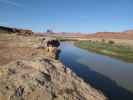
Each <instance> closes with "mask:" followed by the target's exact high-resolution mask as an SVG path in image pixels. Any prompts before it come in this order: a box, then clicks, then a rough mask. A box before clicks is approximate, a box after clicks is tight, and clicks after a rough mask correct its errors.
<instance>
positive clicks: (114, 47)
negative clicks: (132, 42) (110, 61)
mask: <svg viewBox="0 0 133 100" xmlns="http://www.w3.org/2000/svg"><path fill="white" fill-rule="evenodd" d="M74 44H75V46H77V47H80V48H82V49H86V50H89V51H92V52H96V53H99V54H104V55H108V56H111V57H115V58H118V59H121V60H124V61H127V62H133V48H132V47H130V46H124V45H123V46H122V45H119V44H115V42H114V41H109V42H108V43H105V42H104V41H103V42H96V41H78V42H75V43H74Z"/></svg>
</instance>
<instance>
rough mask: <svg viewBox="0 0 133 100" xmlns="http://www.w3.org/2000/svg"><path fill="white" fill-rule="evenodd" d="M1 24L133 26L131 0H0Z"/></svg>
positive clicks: (68, 28) (64, 28) (76, 28)
mask: <svg viewBox="0 0 133 100" xmlns="http://www.w3.org/2000/svg"><path fill="white" fill-rule="evenodd" d="M0 25H6V26H12V27H18V28H30V29H32V30H33V31H35V32H43V31H46V29H48V28H50V29H52V30H53V31H56V32H83V33H89V32H98V31H124V30H128V29H133V0H0Z"/></svg>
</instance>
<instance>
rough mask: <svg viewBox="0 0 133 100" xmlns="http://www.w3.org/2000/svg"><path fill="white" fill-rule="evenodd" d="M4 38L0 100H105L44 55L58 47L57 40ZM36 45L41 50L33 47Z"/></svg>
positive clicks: (57, 62)
mask: <svg viewBox="0 0 133 100" xmlns="http://www.w3.org/2000/svg"><path fill="white" fill-rule="evenodd" d="M9 36H10V35H9ZM3 37H4V36H3ZM5 37H6V38H5ZM5 37H4V38H2V39H1V37H0V48H1V49H0V54H1V57H2V58H4V59H5V60H4V61H6V63H4V64H1V63H0V100H106V97H105V96H104V95H103V94H102V93H101V92H100V91H98V90H96V89H94V88H93V87H92V86H90V85H89V84H86V83H85V82H84V81H83V80H82V79H81V78H79V77H78V76H77V75H76V74H75V73H73V72H72V71H71V70H70V69H69V68H67V67H66V66H64V65H63V64H62V63H61V62H60V61H59V60H56V59H54V58H53V57H51V56H49V55H47V54H48V53H49V52H48V51H47V50H46V48H48V47H51V48H57V47H58V46H59V43H58V42H57V41H56V40H54V39H47V38H44V37H43V38H42V37H34V36H32V37H24V36H18V35H16V36H15V35H13V36H10V37H9V39H8V36H7V35H6V36H5ZM3 39H4V41H3ZM42 41H43V42H42ZM46 41H47V42H46ZM53 41H54V42H53ZM43 43H44V45H45V46H44V45H43ZM45 43H46V44H45ZM39 44H41V46H44V47H43V48H35V47H34V46H35V45H36V46H40V45H39ZM3 45H4V46H3ZM49 50H50V49H49ZM4 53H5V54H4ZM8 55H9V56H8ZM8 58H9V61H7V60H6V59H8ZM1 60H2V59H0V62H1Z"/></svg>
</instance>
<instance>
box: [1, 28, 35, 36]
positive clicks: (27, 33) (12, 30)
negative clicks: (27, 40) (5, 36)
mask: <svg viewBox="0 0 133 100" xmlns="http://www.w3.org/2000/svg"><path fill="white" fill-rule="evenodd" d="M0 32H4V33H10V34H11V33H17V34H18V35H24V36H31V35H33V32H32V30H26V29H17V28H11V27H5V26H0Z"/></svg>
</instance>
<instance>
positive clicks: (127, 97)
mask: <svg viewBox="0 0 133 100" xmlns="http://www.w3.org/2000/svg"><path fill="white" fill-rule="evenodd" d="M61 48H62V52H61V54H60V60H61V61H62V62H63V63H64V64H65V65H66V66H68V67H69V68H71V69H72V70H73V71H74V72H75V73H76V74H77V75H78V76H80V77H82V78H83V79H84V80H85V81H86V82H88V83H89V84H91V85H93V86H94V87H95V88H97V89H100V90H101V91H103V92H104V94H105V95H107V97H108V98H109V100H133V93H131V92H130V91H128V90H127V89H124V88H123V87H120V86H119V85H118V84H117V83H116V82H115V81H113V80H111V79H110V78H108V77H107V76H105V75H103V74H101V73H99V72H97V71H94V70H92V69H90V68H91V67H89V65H84V64H81V63H80V62H79V61H78V60H77V59H76V58H79V57H80V56H82V54H81V53H82V52H80V51H79V54H78V55H76V54H74V53H75V52H74V51H75V50H73V49H75V48H72V46H69V44H63V45H62V47H61ZM64 49H65V50H64ZM76 52H77V51H76Z"/></svg>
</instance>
